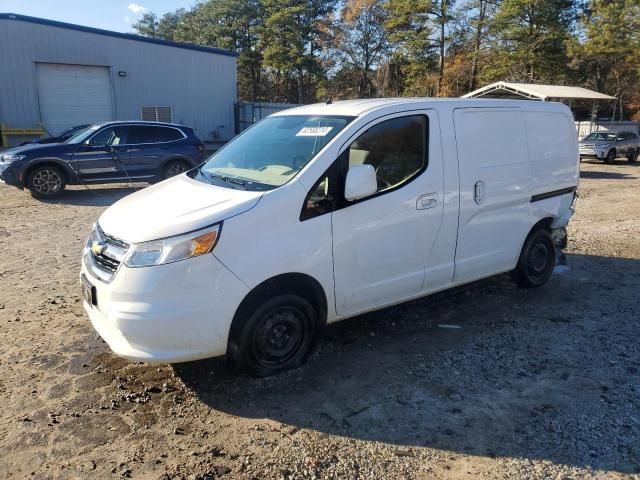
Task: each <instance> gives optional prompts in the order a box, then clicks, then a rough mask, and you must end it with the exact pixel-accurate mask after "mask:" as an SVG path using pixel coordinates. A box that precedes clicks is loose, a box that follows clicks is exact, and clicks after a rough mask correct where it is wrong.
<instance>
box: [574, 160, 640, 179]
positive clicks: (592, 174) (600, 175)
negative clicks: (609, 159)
mask: <svg viewBox="0 0 640 480" xmlns="http://www.w3.org/2000/svg"><path fill="white" fill-rule="evenodd" d="M581 163H583V164H584V163H587V164H591V165H597V164H602V162H601V161H594V160H583V161H582V162H581ZM612 166H613V167H615V168H618V167H619V171H616V172H600V171H594V170H580V178H593V179H603V180H617V179H625V178H627V177H631V176H634V175H636V174H637V173H638V170H636V168H637V167H640V162H635V163H629V162H627V161H626V160H621V159H618V160H616V161H615V163H614V164H613V165H612Z"/></svg>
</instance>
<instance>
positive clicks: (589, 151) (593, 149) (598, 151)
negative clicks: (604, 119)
mask: <svg viewBox="0 0 640 480" xmlns="http://www.w3.org/2000/svg"><path fill="white" fill-rule="evenodd" d="M579 151H580V160H582V159H583V158H597V159H599V160H604V161H605V163H613V161H614V160H615V159H616V158H618V157H626V159H627V160H628V161H629V162H630V163H634V162H635V161H636V160H637V159H638V153H640V138H639V137H638V134H637V133H634V132H618V133H616V132H593V133H591V134H589V135H588V136H586V137H585V138H584V139H582V140H581V141H580V144H579Z"/></svg>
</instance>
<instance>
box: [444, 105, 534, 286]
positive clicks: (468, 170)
mask: <svg viewBox="0 0 640 480" xmlns="http://www.w3.org/2000/svg"><path fill="white" fill-rule="evenodd" d="M454 123H455V132H456V144H457V148H458V162H459V167H460V219H459V230H458V245H457V251H456V272H455V276H454V281H455V282H456V283H459V282H464V281H470V280H473V279H476V278H480V277H483V276H486V275H490V274H493V273H497V272H502V271H505V270H508V269H510V268H511V267H512V265H513V264H514V258H517V255H518V254H519V249H520V246H521V244H522V239H523V238H524V237H526V235H527V233H528V232H529V230H530V228H531V225H532V224H531V215H530V209H531V176H532V172H531V166H530V163H529V155H528V150H527V139H526V131H525V127H524V119H523V117H522V112H521V111H520V110H519V109H517V108H508V109H507V108H464V109H456V110H455V112H454Z"/></svg>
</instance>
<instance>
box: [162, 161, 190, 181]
mask: <svg viewBox="0 0 640 480" xmlns="http://www.w3.org/2000/svg"><path fill="white" fill-rule="evenodd" d="M190 168H191V166H190V165H189V164H188V163H187V162H185V161H184V160H171V161H170V162H169V163H167V164H166V165H165V166H164V169H163V170H162V179H163V180H166V179H167V178H171V177H175V176H176V175H180V174H181V173H184V172H186V171H187V170H189V169H190Z"/></svg>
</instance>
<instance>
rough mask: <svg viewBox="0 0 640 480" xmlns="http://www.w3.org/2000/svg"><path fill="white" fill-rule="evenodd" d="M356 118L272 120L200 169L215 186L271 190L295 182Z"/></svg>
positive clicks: (255, 127)
mask: <svg viewBox="0 0 640 480" xmlns="http://www.w3.org/2000/svg"><path fill="white" fill-rule="evenodd" d="M351 119H352V117H328V116H318V115H286V116H275V117H268V118H265V119H264V120H262V121H260V122H258V123H257V124H255V125H254V126H253V127H251V128H250V129H248V130H247V131H245V132H244V133H242V135H239V136H238V137H237V138H236V139H234V140H233V141H231V142H230V143H229V144H227V145H226V146H225V147H224V148H222V149H220V150H219V151H218V152H216V153H215V154H214V155H213V156H211V157H210V158H209V160H207V161H206V163H204V164H203V165H202V167H200V168H199V169H198V170H197V172H196V173H197V178H198V179H200V180H204V181H206V182H209V183H213V184H215V185H224V186H227V187H230V188H242V189H246V190H271V189H274V188H277V187H279V186H281V185H284V184H285V183H287V182H288V181H289V180H291V179H292V178H293V177H294V176H295V175H296V174H297V173H298V172H299V171H300V170H301V169H302V168H303V167H304V166H305V165H306V164H307V163H309V161H310V160H311V159H312V158H313V157H314V156H315V155H316V154H317V153H318V152H319V151H320V150H322V148H323V147H324V146H325V145H326V144H327V143H329V141H331V139H332V138H334V137H335V136H336V135H337V134H338V132H340V130H342V129H343V128H344V127H345V126H346V125H347V124H348V123H349V122H350V121H351Z"/></svg>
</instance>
